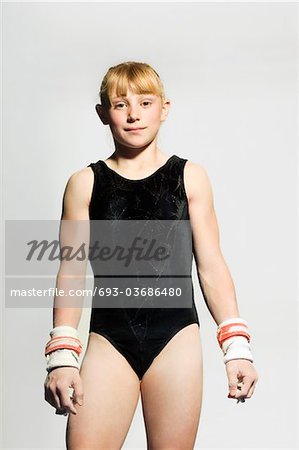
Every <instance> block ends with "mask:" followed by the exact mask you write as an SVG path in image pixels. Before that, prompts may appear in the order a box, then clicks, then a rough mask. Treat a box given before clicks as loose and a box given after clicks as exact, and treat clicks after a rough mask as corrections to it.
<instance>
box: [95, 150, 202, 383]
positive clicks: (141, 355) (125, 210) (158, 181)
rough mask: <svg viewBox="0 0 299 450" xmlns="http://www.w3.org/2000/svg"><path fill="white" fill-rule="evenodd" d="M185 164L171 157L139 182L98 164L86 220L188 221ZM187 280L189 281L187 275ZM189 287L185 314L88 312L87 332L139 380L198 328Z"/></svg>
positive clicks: (166, 311)
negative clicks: (176, 340)
mask: <svg viewBox="0 0 299 450" xmlns="http://www.w3.org/2000/svg"><path fill="white" fill-rule="evenodd" d="M186 161H187V160H186V159H183V158H180V157H179V156H177V155H173V156H171V157H170V158H169V159H168V160H167V161H166V163H165V164H163V165H162V166H161V167H160V168H159V169H158V170H156V171H155V172H154V173H152V174H151V175H149V176H148V177H146V178H143V179H140V180H132V179H128V178H125V177H123V176H121V175H120V174H118V173H117V172H115V171H114V170H113V169H111V168H110V167H108V166H107V164H106V163H105V162H104V161H103V160H99V161H97V162H96V163H91V164H89V166H88V167H91V169H92V170H93V173H94V183H93V189H92V194H91V201H90V205H89V218H90V220H92V221H97V220H139V219H141V220H144V219H151V220H174V219H175V220H185V221H186V220H187V221H189V220H190V219H189V211H188V199H187V195H186V191H185V187H184V178H183V173H184V166H185V163H186ZM191 258H192V255H191ZM91 265H92V262H91ZM92 266H93V265H92ZM188 276H189V277H190V279H191V269H190V274H189V275H188ZM94 282H95V284H96V283H98V282H99V279H98V278H96V277H95V278H94ZM191 286H192V290H191V293H190V297H192V298H190V305H191V307H187V308H184V307H180V308H144V309H142V310H140V309H136V310H135V309H132V308H131V309H130V310H128V309H126V308H106V307H104V308H102V307H101V308H94V307H92V309H91V318H90V326H89V332H94V333H98V334H100V335H102V336H104V337H105V338H106V339H108V340H109V341H110V343H111V344H112V345H113V346H114V347H115V348H116V349H117V350H118V351H119V352H120V353H121V354H122V355H123V356H124V357H125V358H126V360H127V361H128V363H129V364H130V366H131V367H132V369H133V370H134V371H135V373H136V374H137V376H138V378H139V380H141V379H142V377H143V375H144V374H145V372H146V371H147V369H148V368H149V367H150V365H151V363H152V362H153V360H154V358H155V357H156V356H157V355H158V354H159V353H160V352H161V350H162V349H163V348H164V347H165V346H166V344H167V343H168V342H169V341H170V339H171V338H172V337H173V336H174V335H175V334H176V333H177V332H178V331H180V330H181V329H182V328H184V327H185V326H187V325H189V324H192V323H197V324H198V326H199V327H200V323H199V319H198V314H197V310H196V306H195V303H194V295H193V284H192V279H191ZM93 300H94V299H93Z"/></svg>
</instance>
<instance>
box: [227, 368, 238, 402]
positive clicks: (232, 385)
mask: <svg viewBox="0 0 299 450" xmlns="http://www.w3.org/2000/svg"><path fill="white" fill-rule="evenodd" d="M238 382H239V380H238V378H237V376H236V374H235V373H234V374H230V375H229V383H228V390H229V393H228V396H229V397H235V395H236V393H237V388H238Z"/></svg>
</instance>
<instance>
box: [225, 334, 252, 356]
mask: <svg viewBox="0 0 299 450" xmlns="http://www.w3.org/2000/svg"><path fill="white" fill-rule="evenodd" d="M222 350H223V354H224V357H223V361H224V363H227V362H228V361H231V360H233V359H248V360H249V361H251V362H253V356H252V353H251V348H250V344H249V342H248V340H247V339H246V338H245V337H244V336H234V337H231V338H229V339H226V340H225V341H224V342H223V344H222Z"/></svg>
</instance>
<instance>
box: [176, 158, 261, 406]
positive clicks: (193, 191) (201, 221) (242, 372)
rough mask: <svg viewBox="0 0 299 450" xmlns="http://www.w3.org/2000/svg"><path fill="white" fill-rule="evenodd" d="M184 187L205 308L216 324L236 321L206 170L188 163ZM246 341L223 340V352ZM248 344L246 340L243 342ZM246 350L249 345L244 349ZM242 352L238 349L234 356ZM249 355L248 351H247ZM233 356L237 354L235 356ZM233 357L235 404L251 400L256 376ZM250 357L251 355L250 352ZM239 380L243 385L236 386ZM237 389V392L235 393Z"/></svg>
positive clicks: (228, 366) (229, 373)
mask: <svg viewBox="0 0 299 450" xmlns="http://www.w3.org/2000/svg"><path fill="white" fill-rule="evenodd" d="M185 169H186V170H185V174H184V178H185V188H186V193H187V196H188V203H189V215H190V223H191V229H192V236H193V252H194V258H195V261H196V266H197V273H198V278H199V283H200V286H201V290H202V292H203V296H204V299H205V302H206V304H207V307H208V309H209V311H210V313H211V314H212V316H213V318H214V320H215V322H216V323H217V325H219V324H221V325H222V322H224V321H226V320H227V319H231V318H239V317H240V314H239V310H238V305H237V299H236V293H235V288H234V283H233V280H232V277H231V275H230V272H229V269H228V267H227V265H226V263H225V260H224V257H223V255H222V252H221V249H220V242H219V229H218V224H217V218H216V214H215V210H214V204H213V193H212V187H211V183H210V181H209V178H208V175H207V173H206V170H205V169H204V168H203V167H201V166H200V165H198V164H194V163H192V162H189V161H187V163H186V166H185ZM242 340H243V341H246V339H245V338H243V337H241V336H236V337H233V338H231V339H227V340H224V343H223V346H222V350H223V349H224V352H225V353H226V352H227V354H228V350H227V349H228V347H230V349H229V350H230V354H232V352H233V347H235V349H236V346H237V349H238V345H241V348H242V346H243V345H244V343H243V344H242V342H241V343H240V341H242ZM246 343H247V341H246ZM246 347H248V346H246ZM238 353H239V354H243V353H244V350H242V351H241V353H240V351H239V350H237V354H238ZM247 353H248V350H247ZM235 355H236V354H235ZM235 355H234V357H233V358H232V359H231V360H228V362H227V363H226V371H227V376H228V387H229V394H228V397H229V398H237V399H238V402H239V401H240V399H242V400H241V401H242V402H244V401H245V397H246V398H250V397H251V396H252V394H253V392H254V389H255V386H256V383H257V380H258V375H257V372H256V370H255V368H254V367H253V365H252V362H250V361H248V360H247V359H242V358H241V359H239V356H237V358H236V357H235ZM249 355H251V353H249ZM240 380H242V383H243V386H242V387H240V386H239V387H237V386H238V384H239V383H238V381H240ZM237 389H239V391H237Z"/></svg>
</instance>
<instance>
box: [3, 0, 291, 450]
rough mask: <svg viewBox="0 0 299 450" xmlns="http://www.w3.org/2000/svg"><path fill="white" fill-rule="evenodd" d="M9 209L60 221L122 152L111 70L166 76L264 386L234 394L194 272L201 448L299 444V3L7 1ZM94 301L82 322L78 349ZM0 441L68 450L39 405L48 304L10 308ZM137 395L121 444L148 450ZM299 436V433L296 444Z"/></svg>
mask: <svg viewBox="0 0 299 450" xmlns="http://www.w3.org/2000/svg"><path fill="white" fill-rule="evenodd" d="M2 8H3V42H2V49H3V52H2V53H3V72H2V76H3V120H2V127H3V140H2V145H3V158H2V161H3V167H4V171H3V189H4V196H3V202H4V207H3V208H4V209H3V211H4V218H5V219H15V220H19V219H28V220H32V219H43V220H47V219H51V220H59V218H60V214H61V205H62V195H63V192H64V189H65V185H66V182H67V180H68V178H69V177H70V176H71V174H72V173H74V172H75V171H77V170H79V169H81V168H83V167H86V166H87V165H88V164H89V163H90V162H95V161H97V160H98V159H106V158H107V157H108V156H109V155H110V154H111V153H112V151H113V150H114V149H113V142H112V139H111V137H110V134H109V128H108V127H104V126H103V125H102V124H101V122H100V121H99V118H98V116H97V115H96V113H95V110H94V105H95V104H96V103H97V102H98V97H97V92H98V88H99V86H100V82H101V80H102V78H103V76H104V74H105V73H106V71H107V70H108V68H109V67H110V66H112V65H115V64H118V63H120V62H123V61H128V60H136V61H142V62H147V63H149V64H151V65H152V66H153V67H154V68H155V69H156V70H157V71H158V73H159V74H160V76H161V78H162V81H163V83H164V86H165V90H166V94H167V96H168V97H169V98H170V100H171V102H172V107H171V111H170V113H169V116H168V118H167V121H166V122H165V123H164V124H163V126H162V127H161V130H160V134H159V141H158V145H159V146H160V148H161V149H162V151H163V152H164V153H166V154H168V155H169V156H170V155H172V154H177V155H179V156H181V157H184V158H187V159H190V160H192V161H193V162H197V163H199V164H202V165H203V166H204V167H205V168H206V170H207V172H208V175H209V177H210V181H211V184H212V187H213V193H214V202H215V210H216V214H217V217H218V222H219V227H220V239H221V248H222V252H223V254H224V257H225V259H226V262H227V264H228V266H229V268H230V271H231V274H232V277H233V280H234V283H235V287H236V292H237V298H238V304H239V309H240V314H241V317H243V318H245V319H246V320H247V322H248V326H249V330H250V332H251V334H252V341H251V343H252V351H253V355H254V359H255V367H256V369H257V371H258V374H259V377H260V379H259V381H258V384H257V387H256V390H255V393H254V396H253V397H252V398H251V399H248V400H247V401H246V402H245V403H244V404H242V403H239V404H237V403H236V401H234V400H231V399H228V398H227V394H228V387H227V384H228V383H227V376H226V372H225V367H224V364H223V361H222V353H221V351H220V349H219V347H218V343H217V341H216V323H215V322H214V320H213V318H212V317H211V315H210V313H209V312H208V310H207V308H206V305H205V303H204V300H203V297H202V293H201V291H200V288H199V283H198V280H197V278H196V272H195V268H194V287H195V296H196V304H197V308H198V313H199V317H200V322H201V338H202V346H203V357H204V398H203V408H202V414H201V419H200V426H199V431H198V437H197V445H196V448H198V449H199V448H200V449H204V448H214V449H215V448H218V449H222V448H229V449H231V448H238V449H240V448H295V447H296V428H295V423H296V419H298V416H297V410H296V400H297V399H298V391H297V385H296V362H297V357H298V353H297V351H298V348H297V342H296V327H297V322H296V290H295V289H296V282H295V276H296V266H295V263H296V248H295V243H296V234H295V232H296V212H295V210H296V208H295V205H296V204H295V200H296V125H297V124H296V100H297V99H296V95H297V90H296V89H297V86H296V58H297V55H296V26H297V23H296V20H297V17H296V15H297V4H296V3H284V4H283V3H209V4H208V3H186V4H184V3H110V4H108V3H4V4H3V7H2ZM89 314H90V311H89V310H88V309H86V310H84V312H83V316H82V320H81V323H80V327H79V332H80V334H81V339H82V341H83V344H84V347H85V344H86V340H87V332H88V321H89ZM2 325H3V328H2V330H3V332H2V344H3V345H2V396H1V398H2V431H3V439H2V446H3V447H4V448H15V449H16V448H27V449H30V448H39V449H41V448H45V449H54V448H55V449H63V448H65V444H64V433H65V425H66V418H65V417H63V416H62V417H60V416H57V415H55V414H54V412H55V411H54V409H53V408H52V407H51V406H50V405H49V404H48V403H46V402H45V401H44V392H43V382H44V379H45V377H46V372H45V360H44V357H43V351H44V345H45V342H46V341H47V340H48V339H49V334H48V333H49V331H50V329H51V327H52V311H51V310H50V309H34V310H33V309H30V310H26V309H4V307H3V321H2ZM145 442H146V441H145V431H144V424H143V419H142V413H141V405H140V403H139V405H138V409H137V411H136V414H135V417H134V420H133V423H132V425H131V429H130V431H129V434H128V436H127V439H126V442H125V446H124V448H125V449H137V448H138V449H145V448H146V444H145ZM297 445H298V441H297Z"/></svg>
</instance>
